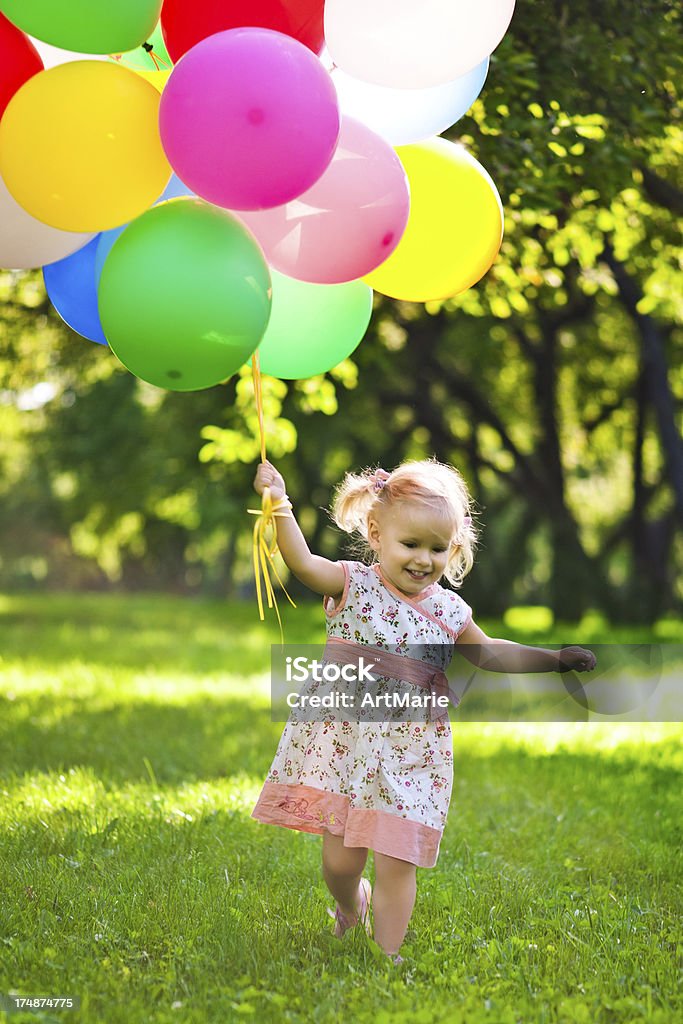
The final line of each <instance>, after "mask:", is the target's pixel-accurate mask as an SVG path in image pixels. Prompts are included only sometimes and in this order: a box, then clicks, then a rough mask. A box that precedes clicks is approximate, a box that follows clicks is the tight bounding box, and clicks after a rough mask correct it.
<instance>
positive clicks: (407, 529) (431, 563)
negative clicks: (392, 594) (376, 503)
mask: <svg viewBox="0 0 683 1024" xmlns="http://www.w3.org/2000/svg"><path fill="white" fill-rule="evenodd" d="M368 541H369V543H370V547H371V548H372V549H373V551H376V552H377V554H378V557H379V565H380V569H381V570H382V573H383V574H384V577H385V578H386V580H387V581H388V582H389V583H391V584H392V585H393V586H394V587H396V588H397V589H398V590H400V591H402V592H403V593H404V594H406V595H408V596H410V597H414V596H415V595H417V594H419V593H420V592H421V591H422V590H424V589H425V587H428V586H430V585H431V584H432V583H437V582H438V581H439V580H440V579H441V577H442V576H443V574H444V571H445V569H446V565H447V563H448V557H449V554H450V553H451V552H452V550H453V524H452V523H451V521H450V519H449V517H448V516H447V515H445V514H444V513H443V512H440V511H439V510H438V509H434V508H430V506H429V505H426V504H424V503H422V502H413V501H403V502H400V503H398V504H396V505H392V506H389V507H387V508H380V510H379V511H378V512H376V513H373V515H371V516H370V517H369V518H368Z"/></svg>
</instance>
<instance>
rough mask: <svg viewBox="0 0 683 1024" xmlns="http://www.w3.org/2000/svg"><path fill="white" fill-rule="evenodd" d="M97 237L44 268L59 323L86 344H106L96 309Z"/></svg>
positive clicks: (50, 297)
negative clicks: (85, 339) (68, 328)
mask: <svg viewBox="0 0 683 1024" xmlns="http://www.w3.org/2000/svg"><path fill="white" fill-rule="evenodd" d="M99 239H100V235H96V236H95V238H93V239H91V241H90V242H88V244H87V245H84V246H83V248H82V249H79V250H78V251H77V252H75V253H73V254H72V255H71V256H67V257H66V259H63V260H58V261H57V262H56V263H50V264H49V265H48V266H47V267H43V280H44V281H45V288H46V289H47V294H48V298H49V299H50V302H51V303H52V305H53V306H54V307H55V309H56V310H57V312H58V313H59V315H60V316H61V318H62V320H63V321H64V322H65V323H66V324H68V325H69V327H70V328H71V329H72V330H74V331H76V333H77V334H80V335H82V336H83V337H84V338H87V339H88V340H89V341H95V342H97V344H98V345H106V344H107V339H106V338H105V336H104V331H103V330H102V324H101V323H100V314H99V311H98V308H97V281H96V278H95V256H96V253H97V244H98V241H99Z"/></svg>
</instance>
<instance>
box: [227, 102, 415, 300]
mask: <svg viewBox="0 0 683 1024" xmlns="http://www.w3.org/2000/svg"><path fill="white" fill-rule="evenodd" d="M409 209H410V193H409V189H408V180H407V178H406V174H405V171H404V170H403V165H402V164H401V161H400V160H399V158H398V156H397V155H396V153H395V152H394V150H393V149H392V148H391V146H390V145H389V143H388V142H385V141H384V139H381V138H380V137H379V135H375V133H374V132H373V131H371V130H370V129H369V128H368V127H366V125H364V124H361V122H360V121H356V120H354V118H351V117H344V118H342V124H341V130H340V133H339V143H338V144H337V149H336V152H335V154H334V157H333V158H332V162H331V163H330V165H329V167H328V168H327V170H326V171H325V173H324V174H323V175H322V177H321V178H319V179H318V181H317V182H316V183H315V185H313V187H312V188H310V189H308V191H307V192H304V194H303V195H301V196H299V197H298V199H294V200H292V202H291V203H287V204H286V205H285V206H278V207H276V208H275V209H273V210H263V211H258V212H254V213H240V217H241V218H242V220H243V221H244V223H245V224H246V225H247V227H248V228H250V230H251V231H252V232H253V233H254V235H255V236H256V238H257V240H258V242H259V243H260V245H261V248H262V249H263V251H264V252H265V254H266V258H267V260H268V262H269V263H270V265H271V266H272V267H275V268H276V269H277V270H279V271H280V272H281V273H283V274H287V275H288V276H289V277H294V278H297V280H299V281H311V282H313V283H315V284H341V283H342V282H344V281H355V280H356V279H357V278H359V277H363V276H364V275H365V274H369V273H370V271H371V270H374V269H375V268H376V267H378V266H379V265H380V263H384V261H385V259H386V258H387V257H388V256H389V255H390V254H391V253H392V252H393V251H394V249H395V248H396V246H397V245H398V243H399V241H400V239H401V235H402V234H403V232H404V230H405V227H406V224H407V222H408V213H409Z"/></svg>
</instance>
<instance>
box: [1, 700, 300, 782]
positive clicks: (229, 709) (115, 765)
mask: <svg viewBox="0 0 683 1024" xmlns="http://www.w3.org/2000/svg"><path fill="white" fill-rule="evenodd" d="M64 703H65V701H64V698H60V697H57V698H55V697H52V696H49V695H43V696H41V697H40V698H39V699H33V698H31V699H28V700H27V699H22V700H21V701H19V700H15V701H2V702H1V705H2V720H1V722H0V765H1V766H2V769H1V772H0V778H1V777H2V773H4V772H5V771H7V770H10V771H12V772H13V773H15V774H18V775H21V774H23V773H30V772H34V771H43V772H50V771H52V772H56V773H57V774H59V773H63V772H66V771H67V770H68V769H69V768H74V767H88V768H91V769H92V770H93V771H94V772H95V774H96V775H97V777H98V778H99V779H101V780H102V782H104V783H105V785H112V786H116V785H119V784H121V783H122V782H126V781H139V780H140V779H142V778H144V779H148V778H149V774H148V771H147V768H146V766H145V760H147V761H148V762H149V763H150V764H151V767H152V770H153V772H154V776H155V777H156V779H157V781H158V782H159V784H160V785H175V784H177V783H178V782H180V781H193V780H197V779H208V778H221V777H226V778H227V777H230V776H232V775H238V774H244V773H247V774H252V773H254V774H257V775H263V774H265V772H266V771H267V769H268V767H269V765H270V761H271V760H272V757H273V754H274V752H275V748H276V745H277V741H278V738H279V736H280V733H281V730H282V726H280V725H278V724H274V723H272V722H271V721H270V713H269V711H268V709H267V708H254V707H253V706H252V705H251V704H249V703H245V702H244V701H243V700H227V699H226V700H216V699H212V698H209V697H207V696H206V695H202V696H201V697H200V698H197V699H194V700H192V701H190V702H188V703H185V704H184V705H183V706H177V705H172V704H161V703H157V702H144V701H133V702H128V703H126V704H122V705H112V706H110V707H106V708H99V709H97V710H93V709H92V707H91V706H90V705H91V702H90V701H89V700H84V699H75V700H74V699H73V698H72V699H71V700H69V702H68V703H69V709H68V710H65V708H64Z"/></svg>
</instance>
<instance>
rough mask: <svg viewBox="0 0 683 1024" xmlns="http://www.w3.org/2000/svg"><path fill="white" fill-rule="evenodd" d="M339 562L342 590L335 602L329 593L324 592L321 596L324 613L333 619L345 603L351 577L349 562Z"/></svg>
mask: <svg viewBox="0 0 683 1024" xmlns="http://www.w3.org/2000/svg"><path fill="white" fill-rule="evenodd" d="M339 564H340V565H341V567H342V569H343V570H344V590H343V591H342V595H341V597H340V598H339V600H338V601H337V603H336V604H335V603H334V598H333V597H330V595H329V594H325V596H324V597H323V608H324V609H325V615H326V616H327V618H328V619H333V618H334V617H335V615H338V614H339V612H340V611H341V610H342V608H343V607H344V605H345V604H346V598H347V597H348V593H349V581H350V579H351V571H350V570H351V563H350V562H340V563H339Z"/></svg>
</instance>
